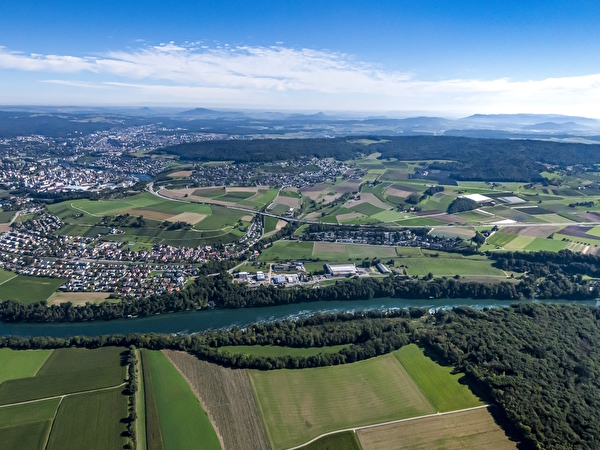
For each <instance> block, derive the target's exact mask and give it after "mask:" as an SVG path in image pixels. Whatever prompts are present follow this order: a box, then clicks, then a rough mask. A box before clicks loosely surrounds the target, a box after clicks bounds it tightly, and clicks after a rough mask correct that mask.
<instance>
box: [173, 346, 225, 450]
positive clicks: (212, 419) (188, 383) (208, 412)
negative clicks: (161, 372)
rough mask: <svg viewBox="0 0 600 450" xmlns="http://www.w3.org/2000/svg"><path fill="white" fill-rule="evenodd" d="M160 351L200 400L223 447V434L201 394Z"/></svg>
mask: <svg viewBox="0 0 600 450" xmlns="http://www.w3.org/2000/svg"><path fill="white" fill-rule="evenodd" d="M161 353H162V354H163V355H164V356H165V358H167V360H168V361H169V362H170V363H171V365H172V366H173V367H175V369H176V370H177V372H179V375H181V377H182V378H183V379H184V380H185V382H186V383H187V385H188V386H189V388H190V389H191V390H192V392H193V393H194V395H195V396H196V398H197V399H198V401H199V402H200V405H201V406H202V409H204V412H205V413H206V415H207V416H208V418H209V420H210V423H211V425H212V427H213V430H215V433H216V434H217V438H218V439H219V443H220V444H221V448H222V449H224V448H225V444H224V443H223V436H221V433H220V432H219V429H218V428H217V424H216V422H215V420H214V418H213V416H212V413H211V412H210V411H209V409H208V408H207V407H206V404H205V403H204V400H203V399H202V396H201V395H200V392H198V391H197V390H196V389H194V388H193V387H192V383H190V380H188V377H186V376H185V375H184V374H183V372H182V371H181V370H180V369H179V367H177V364H175V362H173V360H172V359H171V358H169V355H167V354H166V353H165V352H163V351H161Z"/></svg>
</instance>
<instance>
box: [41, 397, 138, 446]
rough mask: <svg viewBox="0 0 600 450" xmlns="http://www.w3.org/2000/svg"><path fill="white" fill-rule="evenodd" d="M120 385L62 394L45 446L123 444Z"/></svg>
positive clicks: (123, 401)
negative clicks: (110, 388)
mask: <svg viewBox="0 0 600 450" xmlns="http://www.w3.org/2000/svg"><path fill="white" fill-rule="evenodd" d="M121 391H122V388H121V389H119V388H117V389H112V390H109V391H101V392H92V393H89V394H82V395H74V396H69V397H65V399H64V400H63V402H62V403H61V405H60V407H59V409H58V414H57V415H56V419H55V422H54V426H53V427H52V433H51V434H50V440H49V441H48V450H62V449H67V448H73V449H75V448H81V449H83V448H85V449H89V450H105V449H119V448H123V445H124V444H125V443H126V440H125V439H124V438H123V437H122V433H123V432H125V430H126V426H125V423H124V422H122V421H121V419H124V418H126V417H127V396H126V395H123V393H122V392H121Z"/></svg>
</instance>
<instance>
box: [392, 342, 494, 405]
mask: <svg viewBox="0 0 600 450" xmlns="http://www.w3.org/2000/svg"><path fill="white" fill-rule="evenodd" d="M394 355H395V356H396V358H398V361H400V363H401V364H402V366H404V368H405V369H406V371H407V372H408V374H409V375H410V377H411V378H412V379H413V381H414V382H415V383H416V385H417V386H418V387H419V389H421V392H423V394H424V395H425V397H427V400H429V402H430V403H431V404H432V405H433V407H434V408H435V409H436V411H437V412H446V411H455V410H458V409H464V408H471V407H473V406H479V405H482V404H483V403H482V402H481V401H480V400H479V399H478V398H477V397H476V396H475V395H473V393H472V392H471V391H470V390H469V388H468V387H467V386H466V385H463V384H460V383H459V379H460V378H461V377H462V376H463V375H462V374H453V373H452V371H453V368H452V367H445V366H440V365H439V364H437V363H435V362H434V361H432V360H431V359H430V358H428V357H427V356H425V354H424V353H423V349H422V348H420V347H418V346H417V345H416V344H410V345H407V346H404V347H402V348H401V349H400V350H397V351H395V352H394Z"/></svg>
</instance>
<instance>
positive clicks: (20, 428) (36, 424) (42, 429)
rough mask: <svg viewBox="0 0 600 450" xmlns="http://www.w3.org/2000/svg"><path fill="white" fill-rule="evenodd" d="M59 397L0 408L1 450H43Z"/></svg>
mask: <svg viewBox="0 0 600 450" xmlns="http://www.w3.org/2000/svg"><path fill="white" fill-rule="evenodd" d="M59 401H60V399H57V398H56V399H52V400H46V401H41V402H36V403H31V404H26V405H18V406H11V407H8V408H0V448H2V450H23V449H27V450H29V449H32V450H44V446H45V443H46V439H47V438H48V433H49V432H50V426H51V423H52V419H53V418H54V413H55V412H56V408H57V407H58V404H59Z"/></svg>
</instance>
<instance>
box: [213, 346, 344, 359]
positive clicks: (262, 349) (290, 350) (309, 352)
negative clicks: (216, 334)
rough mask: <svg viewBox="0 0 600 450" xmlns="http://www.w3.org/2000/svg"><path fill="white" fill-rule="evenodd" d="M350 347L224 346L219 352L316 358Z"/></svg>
mask: <svg viewBox="0 0 600 450" xmlns="http://www.w3.org/2000/svg"><path fill="white" fill-rule="evenodd" d="M346 347H349V345H334V346H331V347H310V348H294V347H281V346H278V345H224V346H223V347H219V351H228V352H230V353H239V354H243V355H252V356H266V357H269V356H272V357H277V356H314V355H318V354H321V353H337V352H339V351H340V350H341V349H343V348H346Z"/></svg>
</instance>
